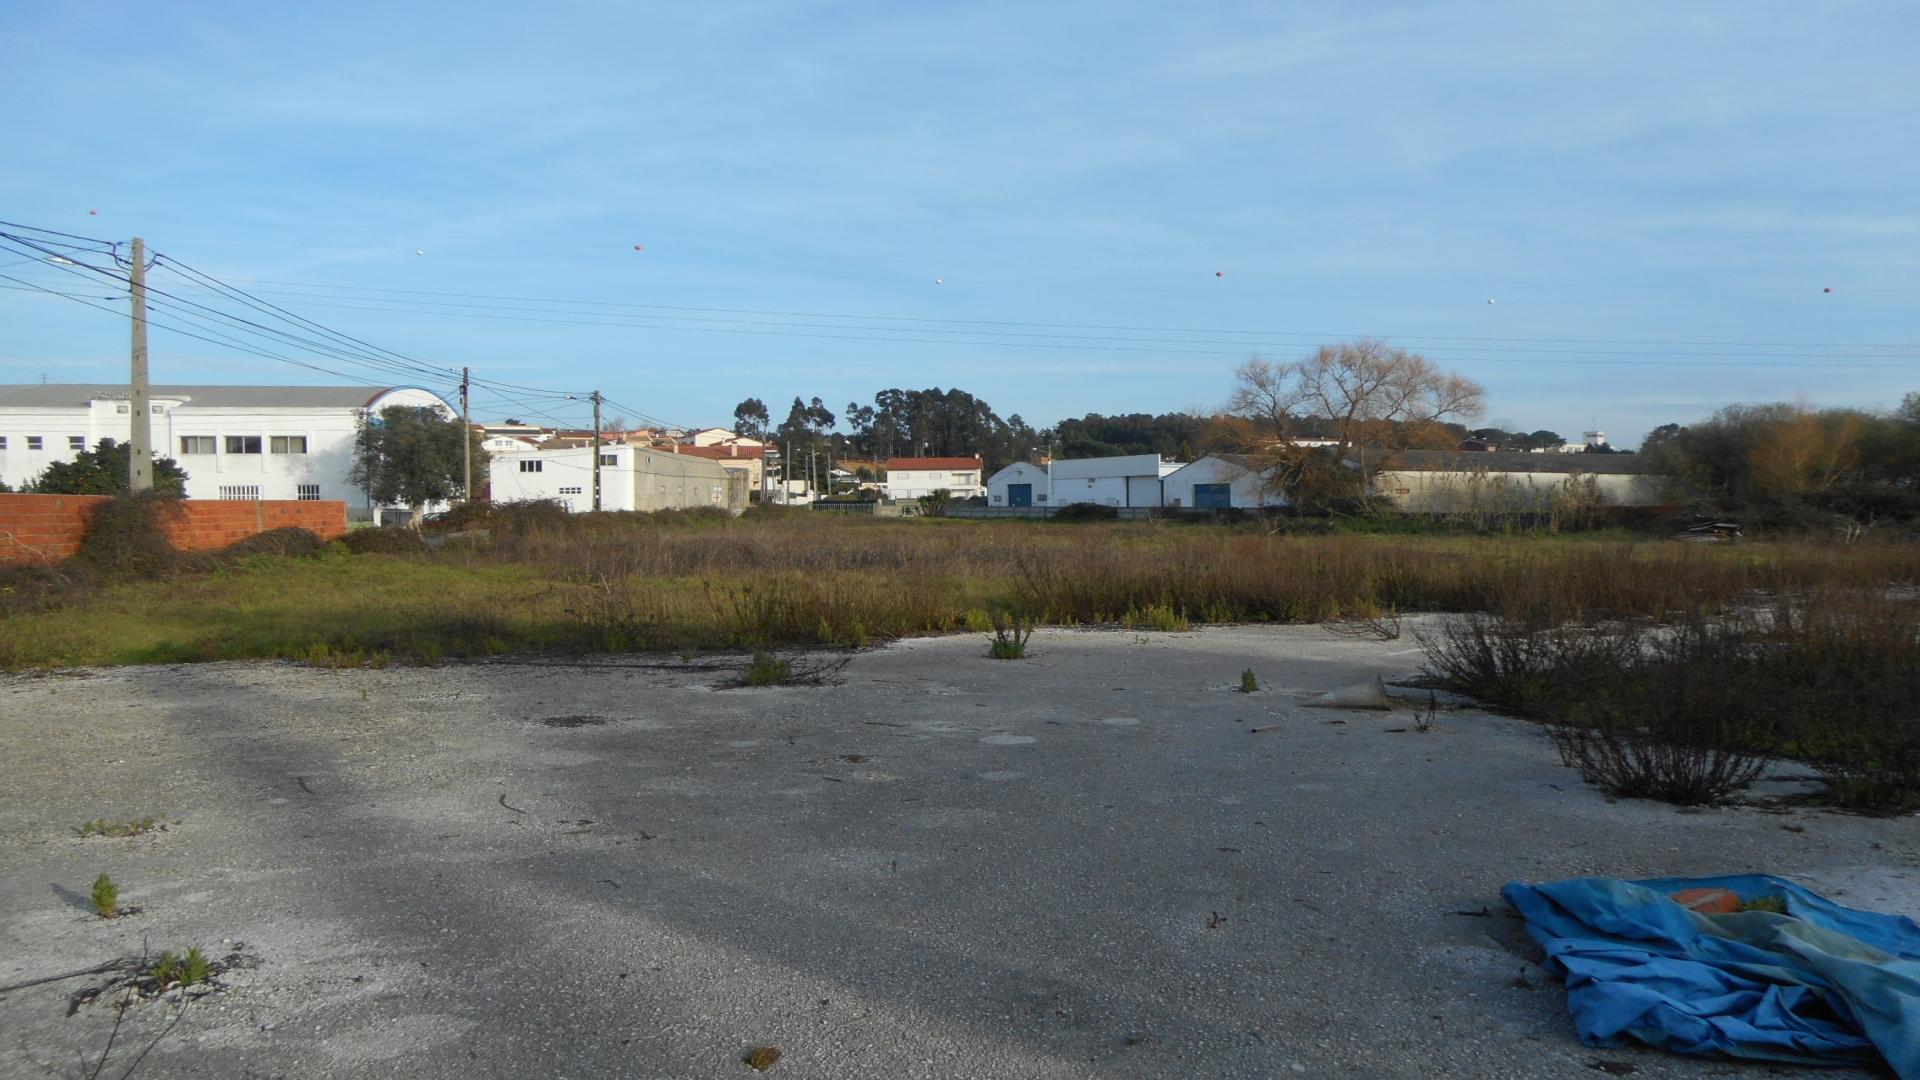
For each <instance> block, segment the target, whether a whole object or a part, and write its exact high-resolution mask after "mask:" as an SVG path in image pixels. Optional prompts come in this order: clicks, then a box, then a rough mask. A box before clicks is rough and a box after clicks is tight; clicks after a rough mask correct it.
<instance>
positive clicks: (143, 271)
mask: <svg viewBox="0 0 1920 1080" xmlns="http://www.w3.org/2000/svg"><path fill="white" fill-rule="evenodd" d="M129 281H130V283H131V284H132V286H133V401H132V403H131V405H130V408H131V409H132V411H133V415H132V416H130V417H128V419H130V420H132V421H133V435H132V440H131V441H132V443H133V447H132V449H131V450H130V451H129V452H128V455H127V456H128V457H129V458H131V459H132V461H131V464H132V466H133V467H132V468H131V469H129V470H128V476H127V488H128V490H131V491H134V492H141V491H149V490H151V489H152V488H153V408H152V406H151V405H149V404H148V399H149V398H151V397H152V394H151V392H150V391H149V388H148V386H147V242H146V241H145V240H142V239H140V238H139V237H137V236H136V237H134V238H133V267H132V273H131V274H130V275H129Z"/></svg>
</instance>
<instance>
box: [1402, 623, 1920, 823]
mask: <svg viewBox="0 0 1920 1080" xmlns="http://www.w3.org/2000/svg"><path fill="white" fill-rule="evenodd" d="M1421 643H1422V645H1423V646H1424V647H1425V649H1426V651H1427V672H1428V674H1429V675H1431V676H1433V677H1435V678H1436V679H1438V680H1439V681H1440V682H1441V683H1443V684H1444V685H1446V686H1448V687H1449V688H1451V689H1454V690H1458V691H1460V692H1462V693H1466V694H1469V695H1472V696H1474V697H1477V698H1479V699H1481V700H1483V701H1486V702H1488V703H1490V704H1493V705H1496V706H1499V707H1502V708H1505V709H1507V710H1509V711H1512V712H1514V713H1516V714H1518V715H1521V716H1525V717H1529V718H1531V719H1536V720H1540V721H1543V722H1545V723H1546V724H1547V726H1548V729H1549V731H1550V733H1551V734H1552V736H1553V739H1554V743H1555V745H1556V746H1557V747H1558V748H1559V749H1560V753H1561V756H1562V758H1563V759H1564V760H1565V761H1566V762H1567V764H1568V765H1570V766H1573V767H1575V768H1578V769H1579V770H1580V773H1581V776H1582V778H1583V779H1585V780H1586V781H1587V782H1589V783H1593V784H1596V785H1598V786H1600V787H1603V788H1605V789H1606V790H1608V791H1612V792H1615V793H1617V794H1621V795H1632V796H1642V797H1648V798H1656V799H1664V800H1666V801H1669V802H1675V803H1682V804H1693V803H1707V802H1717V801H1720V800H1723V799H1725V798H1727V797H1728V796H1730V795H1731V794H1733V793H1734V792H1735V791H1738V790H1739V789H1740V788H1742V787H1745V786H1746V785H1747V784H1749V783H1751V782H1752V781H1753V780H1754V779H1756V778H1757V777H1758V776H1759V775H1760V774H1761V773H1762V772H1763V771H1764V770H1765V769H1766V767H1767V764H1768V762H1769V761H1770V760H1771V759H1772V758H1773V757H1774V756H1776V755H1786V756H1793V757H1798V758H1801V759H1804V760H1806V761H1807V762H1808V763H1809V764H1810V765H1811V766H1813V768H1815V769H1816V770H1817V771H1819V772H1820V773H1821V775H1822V776H1823V777H1825V778H1826V780H1827V782H1828V790H1827V798H1828V800H1829V801H1832V802H1834V803H1836V804H1838V805H1842V806H1847V807H1850V808H1853V809H1861V810H1868V811H1874V812H1897V811H1901V810H1906V809H1911V808H1913V807H1915V806H1920V600H1911V599H1908V600H1901V599H1898V598H1895V597H1890V596H1888V595H1886V594H1884V593H1876V592H1858V591H1847V592H1836V591H1828V592H1821V593H1816V594H1814V595H1811V596H1801V597H1796V598H1784V599H1780V600H1777V601H1776V602H1774V603H1773V604H1771V605H1770V606H1767V607H1748V608H1745V609H1740V610H1736V611H1734V612H1731V613H1728V614H1725V615H1721V616H1712V617H1709V616H1706V615H1702V614H1698V613H1693V614H1688V615H1684V616H1681V617H1679V618H1677V619H1675V620H1674V621H1672V622H1670V623H1666V624H1658V623H1654V622H1651V621H1646V620H1641V621H1631V622H1626V621H1623V622H1615V623H1609V624H1607V625H1605V626H1603V627H1598V628H1580V627H1570V626H1559V627H1544V626H1542V625H1540V624H1538V623H1535V622H1531V621H1529V620H1526V619H1517V618H1512V617H1507V616H1500V615H1460V616H1452V617H1449V618H1447V619H1445V620H1443V621H1442V623H1441V624H1440V627H1439V628H1438V629H1437V630H1436V631H1434V632H1431V633H1428V634H1423V635H1422V639H1421Z"/></svg>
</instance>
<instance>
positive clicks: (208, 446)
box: [180, 435, 213, 455]
mask: <svg viewBox="0 0 1920 1080" xmlns="http://www.w3.org/2000/svg"><path fill="white" fill-rule="evenodd" d="M180 453H181V454H182V455H186V454H211V453H213V436H211V435H182V436H180Z"/></svg>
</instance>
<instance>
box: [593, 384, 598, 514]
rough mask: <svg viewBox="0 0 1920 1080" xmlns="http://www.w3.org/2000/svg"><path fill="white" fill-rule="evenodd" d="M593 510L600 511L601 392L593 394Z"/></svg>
mask: <svg viewBox="0 0 1920 1080" xmlns="http://www.w3.org/2000/svg"><path fill="white" fill-rule="evenodd" d="M593 508H594V509H595V510H596V511H597V510H599V509H600V391H598V390H595V391H594V392H593Z"/></svg>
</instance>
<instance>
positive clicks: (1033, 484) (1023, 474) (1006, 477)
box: [987, 461, 1051, 507]
mask: <svg viewBox="0 0 1920 1080" xmlns="http://www.w3.org/2000/svg"><path fill="white" fill-rule="evenodd" d="M1049 494H1050V492H1049V489H1048V486H1047V470H1045V469H1043V468H1041V467H1040V466H1038V465H1035V464H1033V463H1032V462H1028V461H1016V462H1014V463H1013V464H1011V465H1009V466H1007V467H1006V468H1004V469H1001V470H1000V471H999V472H997V473H994V474H993V475H992V476H990V477H988V478H987V505H988V506H1007V507H1021V506H1048V505H1051V503H1050V501H1049V499H1048V495H1049Z"/></svg>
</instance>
